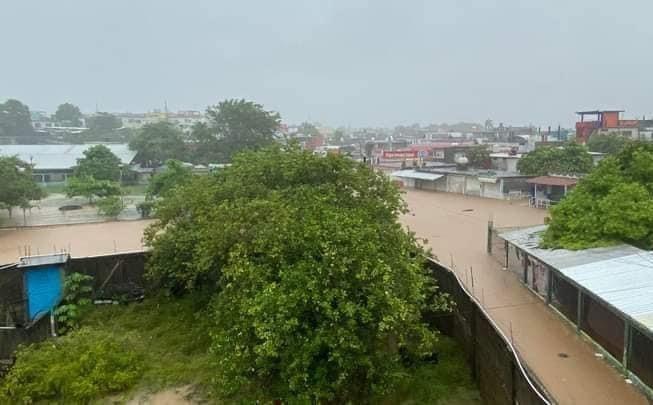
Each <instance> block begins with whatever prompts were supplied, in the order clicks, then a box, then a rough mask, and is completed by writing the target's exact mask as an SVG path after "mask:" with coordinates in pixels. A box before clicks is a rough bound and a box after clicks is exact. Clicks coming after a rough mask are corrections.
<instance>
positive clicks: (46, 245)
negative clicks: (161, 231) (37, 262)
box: [0, 220, 153, 264]
mask: <svg viewBox="0 0 653 405" xmlns="http://www.w3.org/2000/svg"><path fill="white" fill-rule="evenodd" d="M152 222H153V221H152V220H137V221H114V222H102V223H94V224H81V225H57V226H48V227H34V228H16V229H0V264H8V263H13V262H16V261H17V260H18V258H19V257H20V256H23V255H24V252H25V251H26V250H27V252H28V253H31V254H32V255H37V254H47V253H53V252H58V251H61V250H62V249H63V250H65V251H67V252H70V254H71V255H72V256H73V257H80V256H92V255H100V254H107V253H113V252H127V251H133V250H141V249H142V248H143V241H142V239H143V230H144V229H145V228H146V227H147V226H148V225H149V224H151V223H152Z"/></svg>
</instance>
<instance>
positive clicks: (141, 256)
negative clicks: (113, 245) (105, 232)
mask: <svg viewBox="0 0 653 405" xmlns="http://www.w3.org/2000/svg"><path fill="white" fill-rule="evenodd" d="M146 254H147V253H145V252H134V253H120V254H111V255H103V256H92V257H82V258H74V259H70V260H69V261H68V263H66V265H65V267H64V269H65V272H66V273H73V272H77V273H82V274H87V275H90V276H92V277H93V296H94V297H95V298H113V297H118V296H120V297H123V298H127V299H129V298H136V297H139V296H141V295H142V293H143V290H144V288H145V279H144V272H145V257H146ZM23 283H24V279H23V273H22V271H21V270H20V269H17V268H16V267H15V266H7V267H4V268H3V269H2V271H0V297H2V299H1V300H0V360H2V359H8V358H10V357H11V356H12V354H13V353H14V351H15V350H16V348H17V347H18V345H20V344H26V343H34V342H39V341H42V340H45V339H47V338H48V337H49V336H50V335H51V327H50V314H46V315H45V316H43V317H41V318H40V319H38V320H37V321H36V322H34V323H33V324H27V317H26V312H27V311H26V310H25V307H26V306H25V292H24V291H25V289H24V285H23Z"/></svg>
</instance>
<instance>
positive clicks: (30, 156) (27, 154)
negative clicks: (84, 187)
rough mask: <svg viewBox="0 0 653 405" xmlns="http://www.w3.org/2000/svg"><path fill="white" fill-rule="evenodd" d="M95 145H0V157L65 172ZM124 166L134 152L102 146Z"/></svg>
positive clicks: (124, 148)
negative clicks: (17, 159)
mask: <svg viewBox="0 0 653 405" xmlns="http://www.w3.org/2000/svg"><path fill="white" fill-rule="evenodd" d="M95 145H97V144H84V145H0V156H18V158H20V159H21V160H23V161H25V162H27V163H30V162H31V163H32V164H34V169H36V170H49V169H53V170H66V169H71V168H73V167H74V166H75V165H77V159H80V158H83V157H84V151H85V150H87V149H88V148H90V147H92V146H95ZM103 145H104V146H106V147H107V148H109V150H111V152H113V154H114V155H116V156H117V157H118V158H119V159H120V161H121V162H122V163H123V164H124V165H128V164H130V163H131V161H132V160H134V157H135V156H136V152H135V151H133V150H130V149H129V145H127V144H122V143H120V144H117V143H116V144H103Z"/></svg>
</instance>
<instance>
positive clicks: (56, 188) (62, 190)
mask: <svg viewBox="0 0 653 405" xmlns="http://www.w3.org/2000/svg"><path fill="white" fill-rule="evenodd" d="M39 186H40V187H41V189H43V190H44V191H45V192H46V193H47V194H48V195H50V194H66V184H65V183H56V184H45V185H43V184H40V185H39Z"/></svg>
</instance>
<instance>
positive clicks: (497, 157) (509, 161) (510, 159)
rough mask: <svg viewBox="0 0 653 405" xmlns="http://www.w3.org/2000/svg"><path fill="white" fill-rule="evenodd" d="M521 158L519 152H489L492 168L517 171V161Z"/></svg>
mask: <svg viewBox="0 0 653 405" xmlns="http://www.w3.org/2000/svg"><path fill="white" fill-rule="evenodd" d="M521 158H522V155H521V154H520V153H517V154H510V153H490V160H491V161H492V168H494V169H497V170H501V171H506V172H513V173H518V172H519V170H517V162H519V159H521Z"/></svg>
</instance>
